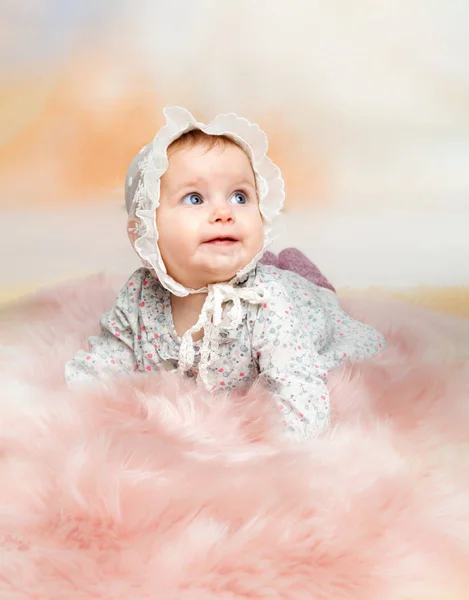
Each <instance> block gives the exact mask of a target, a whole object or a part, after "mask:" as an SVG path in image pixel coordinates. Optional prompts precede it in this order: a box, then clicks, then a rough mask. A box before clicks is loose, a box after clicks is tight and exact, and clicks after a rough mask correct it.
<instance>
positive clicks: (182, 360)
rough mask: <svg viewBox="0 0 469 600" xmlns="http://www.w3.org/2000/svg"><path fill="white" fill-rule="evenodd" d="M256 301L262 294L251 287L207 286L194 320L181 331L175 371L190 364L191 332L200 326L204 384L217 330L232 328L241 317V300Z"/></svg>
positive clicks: (216, 345)
mask: <svg viewBox="0 0 469 600" xmlns="http://www.w3.org/2000/svg"><path fill="white" fill-rule="evenodd" d="M243 301H244V302H247V303H249V304H260V303H261V302H264V296H263V295H262V294H261V293H259V292H257V291H256V290H255V289H254V288H243V287H234V286H232V285H229V284H227V283H215V284H213V285H209V286H208V294H207V298H206V299H205V302H204V305H203V307H202V311H201V313H200V316H199V319H198V320H197V323H196V324H195V325H194V326H193V327H191V328H190V329H189V330H188V331H186V333H185V334H184V336H183V338H182V341H181V347H180V350H179V370H180V371H182V372H185V371H188V370H189V369H190V368H191V367H192V365H193V364H194V359H195V352H194V344H193V339H192V335H193V334H194V333H197V332H199V331H200V330H201V329H204V339H203V342H202V348H201V360H200V367H199V374H200V377H201V379H202V381H203V382H204V384H205V385H206V386H207V387H208V381H207V371H208V364H209V360H210V358H211V355H212V354H216V353H217V352H218V336H219V335H220V331H219V330H220V329H224V330H226V331H230V330H231V331H232V330H235V329H236V328H237V327H238V326H239V325H240V323H241V321H242V318H243V310H242V302H243ZM227 302H232V304H233V305H232V307H231V308H230V309H229V310H228V311H224V310H223V308H224V305H225V304H226V303H227Z"/></svg>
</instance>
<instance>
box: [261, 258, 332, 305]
mask: <svg viewBox="0 0 469 600" xmlns="http://www.w3.org/2000/svg"><path fill="white" fill-rule="evenodd" d="M256 287H258V288H260V289H262V290H263V291H264V292H265V294H266V296H267V295H268V296H270V297H271V298H284V299H285V300H287V301H288V302H289V303H290V304H292V303H293V304H295V305H311V304H316V303H318V302H319V303H321V304H322V303H323V302H324V297H325V296H328V297H329V296H333V297H335V294H334V293H333V292H331V291H330V290H327V289H325V288H321V287H319V286H318V285H316V284H315V283H313V282H312V281H309V280H308V279H305V278H304V277H302V276H301V275H298V273H295V272H294V271H285V270H283V269H279V268H278V267H274V266H272V265H263V264H260V265H259V266H258V267H257V273H256Z"/></svg>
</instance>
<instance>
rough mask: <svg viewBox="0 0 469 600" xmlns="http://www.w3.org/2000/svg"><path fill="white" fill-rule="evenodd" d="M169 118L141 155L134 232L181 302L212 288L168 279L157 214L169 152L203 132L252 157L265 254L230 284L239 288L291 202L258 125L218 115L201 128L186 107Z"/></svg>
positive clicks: (140, 248)
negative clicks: (192, 286)
mask: <svg viewBox="0 0 469 600" xmlns="http://www.w3.org/2000/svg"><path fill="white" fill-rule="evenodd" d="M164 115H165V117H166V125H165V126H164V127H163V128H162V129H161V130H160V131H159V132H158V134H157V135H156V136H155V138H154V140H153V142H152V144H151V146H150V147H149V150H148V151H147V152H146V153H145V149H146V147H144V148H143V149H142V150H141V152H142V153H143V154H142V158H141V160H139V162H138V170H139V174H138V177H139V181H138V184H137V187H136V190H135V194H134V197H133V199H132V201H131V205H130V207H129V214H131V215H134V216H133V220H134V221H135V222H136V225H135V228H134V231H135V232H136V234H137V235H138V238H137V240H136V241H135V244H134V247H135V250H136V252H137V254H138V255H139V256H140V258H141V259H142V261H143V262H144V264H146V265H149V266H150V267H151V268H152V269H153V270H154V272H155V273H156V276H157V277H158V279H159V280H160V282H161V284H162V285H163V286H164V287H165V288H166V289H167V290H169V291H170V292H171V293H173V294H175V295H176V296H186V295H188V294H192V293H200V292H206V291H207V290H208V288H206V287H204V288H200V289H198V290H193V289H189V288H186V287H184V286H183V285H181V284H180V283H178V282H177V281H175V280H174V279H173V278H172V277H170V276H169V275H168V273H167V270H166V266H165V264H164V262H163V259H162V257H161V253H160V251H159V248H158V244H157V242H158V230H157V226H156V214H155V213H156V209H157V208H158V206H159V198H160V179H161V176H162V175H163V174H164V172H165V171H166V169H167V168H168V157H167V148H168V146H169V145H170V144H171V143H172V142H173V141H174V140H175V139H177V138H178V137H180V136H181V135H182V134H183V133H185V132H186V131H190V130H191V129H201V130H202V131H204V132H205V133H207V134H209V135H226V136H228V137H231V138H232V139H233V140H234V141H235V142H236V143H237V144H239V145H240V146H242V147H243V148H244V149H245V151H246V152H247V153H248V155H249V156H250V157H251V162H252V165H253V169H254V172H255V175H256V180H257V185H258V190H259V207H260V210H261V213H262V215H263V217H264V234H265V236H264V239H265V242H264V248H263V249H262V251H261V252H260V253H259V254H258V255H257V256H256V257H255V258H254V259H253V260H252V261H251V263H249V265H246V267H244V268H243V269H242V270H241V271H240V272H239V273H237V274H236V276H235V277H234V278H233V280H232V281H231V282H230V283H231V284H232V283H236V282H237V281H239V280H240V278H242V277H243V276H244V275H245V274H246V273H249V271H251V270H252V269H253V268H254V266H255V265H256V264H257V262H258V261H259V259H260V258H261V257H262V254H263V253H264V251H265V249H266V247H267V245H268V244H269V243H270V242H271V232H272V222H273V220H274V219H275V217H276V216H277V215H278V214H279V213H280V211H281V209H282V206H283V202H284V198H285V192H284V182H283V179H282V176H281V173H280V170H279V168H278V167H277V166H276V165H275V164H274V163H273V162H272V161H271V160H270V159H269V158H268V157H267V155H266V152H267V148H268V142H267V137H266V135H265V133H264V132H263V131H262V130H261V129H260V128H259V126H258V125H256V124H253V123H250V122H249V121H248V120H247V119H244V118H241V117H238V116H237V115H235V114H226V115H218V116H217V117H216V118H215V119H214V120H213V121H212V122H211V123H209V124H208V125H205V124H203V123H199V122H197V121H196V120H195V119H194V117H193V116H192V115H191V113H190V112H189V111H187V110H186V109H184V108H181V107H171V108H167V109H165V111H164ZM131 181H132V180H131Z"/></svg>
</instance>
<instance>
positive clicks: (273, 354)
mask: <svg viewBox="0 0 469 600" xmlns="http://www.w3.org/2000/svg"><path fill="white" fill-rule="evenodd" d="M315 290H316V293H312V294H311V296H310V298H309V300H308V303H307V305H306V306H302V307H301V310H298V307H295V306H294V305H293V304H292V303H291V299H289V298H288V296H286V295H283V296H282V294H281V293H280V294H274V295H273V297H272V300H271V301H270V302H267V303H266V304H265V305H264V308H263V309H261V310H260V311H259V313H258V320H257V323H256V326H255V329H254V334H253V351H254V352H255V353H256V356H257V360H258V365H259V371H260V378H261V379H263V380H264V381H265V383H266V384H267V387H268V388H269V389H271V390H272V392H273V394H274V398H275V400H276V402H277V403H278V405H279V408H280V410H281V411H282V413H283V416H284V420H285V424H286V425H287V426H288V428H289V429H290V430H291V431H292V432H293V433H294V434H295V436H296V437H300V438H308V437H315V436H316V435H318V433H319V432H320V431H321V430H322V429H324V428H325V427H326V426H327V425H328V423H329V391H328V388H327V376H328V372H329V371H331V370H332V369H334V368H337V367H339V366H340V365H341V364H342V363H343V362H345V361H346V360H349V359H351V360H364V359H367V358H371V357H373V356H375V355H376V354H378V353H379V352H381V350H382V349H383V348H384V347H385V341H384V338H383V337H382V335H381V334H380V333H379V332H377V331H376V330H375V329H373V328H372V327H369V326H367V325H365V324H364V323H361V322H360V321H356V320H355V319H353V318H352V317H350V316H349V315H347V313H345V312H344V311H342V310H341V308H340V306H339V303H338V301H337V299H336V297H335V295H334V294H332V293H331V292H328V291H324V290H319V289H317V288H315Z"/></svg>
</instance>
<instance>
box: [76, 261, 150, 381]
mask: <svg viewBox="0 0 469 600" xmlns="http://www.w3.org/2000/svg"><path fill="white" fill-rule="evenodd" d="M137 273H138V272H137ZM138 279H139V278H138V276H136V274H134V275H133V276H132V277H131V278H130V279H129V281H128V282H127V283H126V284H125V286H124V287H123V288H122V290H121V291H120V292H119V295H118V297H117V300H116V303H115V304H114V306H113V308H112V309H111V310H110V311H109V312H107V313H105V314H104V315H103V316H102V317H101V319H100V333H99V334H98V335H96V336H93V337H90V338H89V340H88V345H89V349H88V351H85V350H80V351H79V352H78V353H77V354H76V355H75V357H74V358H72V359H71V360H70V361H69V362H68V363H67V364H66V365H65V380H66V382H67V384H68V385H69V386H72V385H73V384H74V383H76V382H77V383H81V382H89V381H92V380H95V379H107V378H111V377H115V376H116V375H120V374H125V373H129V372H133V371H135V370H137V368H138V367H137V360H136V356H135V353H134V341H135V339H136V327H137V318H138V317H137V315H138V298H139V285H138Z"/></svg>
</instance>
